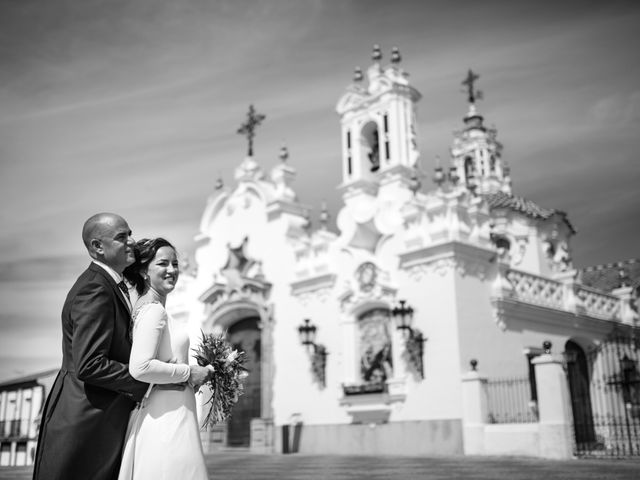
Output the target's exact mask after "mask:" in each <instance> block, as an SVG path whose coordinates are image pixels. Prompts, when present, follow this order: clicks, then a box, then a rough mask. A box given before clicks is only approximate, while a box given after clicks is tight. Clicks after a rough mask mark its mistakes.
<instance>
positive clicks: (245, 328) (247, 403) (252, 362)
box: [227, 317, 262, 447]
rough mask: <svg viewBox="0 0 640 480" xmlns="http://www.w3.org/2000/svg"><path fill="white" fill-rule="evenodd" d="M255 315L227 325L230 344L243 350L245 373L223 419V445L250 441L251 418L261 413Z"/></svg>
mask: <svg viewBox="0 0 640 480" xmlns="http://www.w3.org/2000/svg"><path fill="white" fill-rule="evenodd" d="M259 320H260V319H259V318H257V317H251V318H245V319H242V320H240V321H238V322H236V323H234V324H233V325H232V326H231V327H229V330H228V333H227V336H228V338H229V341H230V342H231V344H232V345H233V346H234V347H235V348H237V349H238V350H240V351H244V352H245V353H246V354H247V361H246V367H247V369H248V371H249V375H248V376H247V378H245V380H244V395H241V396H240V398H238V403H236V405H235V406H234V407H233V411H232V413H231V418H230V419H229V420H228V421H227V445H228V446H230V447H248V446H249V445H250V441H251V419H252V418H259V417H260V416H261V411H260V404H261V394H262V392H261V383H262V369H261V359H262V352H261V338H260V329H259V328H258V322H259Z"/></svg>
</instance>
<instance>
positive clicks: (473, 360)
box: [469, 358, 478, 372]
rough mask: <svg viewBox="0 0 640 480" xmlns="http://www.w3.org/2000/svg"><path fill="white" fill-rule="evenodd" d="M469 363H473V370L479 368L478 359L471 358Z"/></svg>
mask: <svg viewBox="0 0 640 480" xmlns="http://www.w3.org/2000/svg"><path fill="white" fill-rule="evenodd" d="M469 365H471V371H472V372H475V371H476V370H478V360H476V359H475V358H472V359H471V361H470V362H469Z"/></svg>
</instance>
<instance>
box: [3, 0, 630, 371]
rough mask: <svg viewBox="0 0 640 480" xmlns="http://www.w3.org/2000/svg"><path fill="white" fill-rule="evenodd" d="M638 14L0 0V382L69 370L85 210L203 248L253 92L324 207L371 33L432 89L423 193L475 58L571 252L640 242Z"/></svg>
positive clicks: (507, 152) (490, 107) (272, 0)
mask: <svg viewBox="0 0 640 480" xmlns="http://www.w3.org/2000/svg"><path fill="white" fill-rule="evenodd" d="M639 23H640V4H638V3H637V2H629V1H616V0H612V1H607V2H597V1H588V0H584V1H573V0H565V1H563V2H557V1H536V2H531V1H491V0H484V1H482V2H471V1H454V2H452V1H431V0H422V1H419V0H416V1H406V0H394V1H392V2H391V1H384V0H382V1H378V0H367V1H364V0H362V1H360V0H353V1H349V0H342V1H339V0H326V1H323V0H306V1H305V0H260V1H258V0H254V1H249V0H218V1H210V0H135V1H130V0H83V1H82V2H78V1H77V0H0V205H1V210H0V212H1V214H0V215H1V217H0V224H1V225H2V228H1V229H0V380H3V379H6V378H11V377H15V376H19V375H22V374H28V373H33V372H36V371H39V370H45V369H48V368H55V367H57V366H59V364H60V359H61V347H60V343H61V332H60V311H61V308H62V304H63V302H64V298H65V296H66V292H67V291H68V289H69V288H70V287H71V285H72V284H73V282H74V281H75V278H76V277H77V276H78V275H79V274H80V273H81V272H82V270H83V269H84V268H85V267H86V266H87V265H88V262H89V260H88V257H87V254H86V251H85V250H84V247H83V245H82V242H81V238H80V232H81V228H82V224H83V223H84V221H85V220H86V219H87V218H88V217H89V216H91V215H92V214H93V213H96V212H99V211H112V212H117V213H119V214H121V215H122V216H124V217H125V218H126V219H127V220H128V222H129V224H130V226H131V227H132V229H133V233H134V236H135V237H137V238H143V237H148V236H158V235H161V236H164V237H166V238H168V239H170V240H171V241H172V242H173V243H174V244H176V245H177V246H178V249H179V250H180V252H181V254H182V256H183V258H185V257H186V258H188V257H189V256H190V255H192V254H193V249H194V240H193V238H194V236H195V235H196V234H197V233H198V227H199V221H200V216H201V214H202V212H203V209H204V207H205V205H206V202H207V198H208V197H209V196H210V195H211V194H212V193H213V192H214V185H215V182H216V180H217V179H218V178H222V179H223V181H224V182H225V184H226V185H232V184H233V171H234V168H235V167H236V166H238V165H239V163H240V162H241V161H242V159H243V158H244V155H245V152H246V142H245V140H244V139H243V137H242V136H240V135H237V134H236V130H237V128H238V127H239V126H240V124H241V123H242V122H243V120H244V117H245V115H246V111H247V109H248V106H249V104H253V105H254V106H255V108H256V110H257V111H258V112H260V113H263V114H265V115H266V119H265V121H264V122H263V124H262V126H261V127H260V128H259V130H258V132H257V136H256V139H255V154H254V158H255V159H256V160H257V161H258V162H259V163H260V164H261V165H262V167H263V169H265V171H268V170H269V169H270V168H271V167H272V166H273V165H275V164H276V163H277V162H278V161H279V160H278V152H279V149H280V146H281V145H282V144H283V143H284V144H286V145H287V147H288V149H289V152H290V157H289V160H288V161H289V164H290V165H291V166H293V167H294V168H296V169H297V178H296V182H295V184H294V189H295V190H296V191H297V192H298V196H299V198H300V201H302V202H303V203H305V204H309V205H311V206H313V207H314V208H315V210H314V213H313V214H312V219H317V215H318V213H319V206H320V204H321V203H322V201H324V200H326V201H327V203H328V206H329V209H330V211H331V212H332V215H333V218H335V214H336V212H337V210H338V209H339V207H340V204H341V199H340V196H339V194H338V193H337V191H336V186H337V185H338V184H339V183H340V180H341V179H340V168H341V167H340V164H341V163H340V162H341V158H340V136H339V132H340V130H339V118H338V116H337V114H336V112H335V105H336V103H337V101H338V99H339V98H340V96H341V95H342V94H343V93H344V92H345V89H346V87H347V86H348V85H349V84H350V82H351V78H352V73H353V70H354V67H356V66H360V67H362V68H363V69H366V68H367V67H368V66H369V65H370V64H371V51H372V47H373V45H374V44H379V45H380V46H381V49H382V51H383V54H384V55H385V57H384V58H383V63H386V62H388V59H389V54H390V52H391V48H392V47H394V46H397V47H398V48H399V49H400V52H401V54H402V57H403V60H402V64H401V65H402V67H403V68H404V69H405V70H406V71H407V72H408V73H409V74H410V77H409V78H410V81H411V83H412V85H413V86H414V87H415V88H417V89H418V90H419V91H420V92H421V93H422V96H423V97H422V100H421V101H420V103H419V105H418V121H419V129H418V143H419V147H420V151H421V159H420V165H421V168H422V169H423V170H424V171H425V172H426V173H427V177H426V178H425V179H424V180H423V183H424V186H423V189H425V190H426V189H430V188H433V184H432V182H431V177H430V176H429V174H430V173H431V172H432V170H433V167H434V165H435V160H434V159H435V157H436V155H439V156H440V157H441V158H442V159H443V161H444V162H446V161H447V159H448V151H449V147H450V145H451V141H452V138H453V137H452V132H453V131H454V130H456V129H459V128H460V127H461V125H462V117H463V116H464V114H465V113H466V109H467V106H466V97H465V95H464V93H463V92H462V87H461V85H460V82H461V81H462V80H463V79H464V77H465V74H466V72H467V70H468V69H470V68H471V69H473V70H474V71H475V72H478V73H479V74H480V80H479V82H478V86H479V88H480V90H482V91H483V92H484V99H483V100H482V101H479V102H478V108H479V111H480V112H481V113H482V114H483V115H484V117H485V123H486V124H487V125H490V126H495V127H497V130H498V139H499V140H500V141H501V142H502V143H503V144H504V146H505V149H504V158H505V160H506V161H507V162H508V163H509V164H510V166H511V171H512V178H513V181H514V193H515V194H517V195H521V196H524V197H527V198H529V199H531V200H534V201H536V202H537V203H539V204H541V205H542V206H544V207H550V208H557V209H560V210H563V211H566V212H568V214H569V218H570V221H571V222H572V224H573V225H574V227H575V228H576V230H577V231H578V234H577V235H576V237H575V238H574V240H573V244H572V247H573V259H574V263H575V265H576V266H578V267H584V266H587V265H594V264H602V263H609V262H615V261H618V260H622V259H628V258H638V257H640V253H639V248H638V239H639V238H640V235H639V234H640V226H639V225H640V222H639V213H640V189H639V188H638V185H639V181H640V168H639V165H638V164H639V162H640V155H639V152H640V129H639V127H640V62H639V61H638V56H637V46H638V45H640V30H638V27H637V25H638V24H639Z"/></svg>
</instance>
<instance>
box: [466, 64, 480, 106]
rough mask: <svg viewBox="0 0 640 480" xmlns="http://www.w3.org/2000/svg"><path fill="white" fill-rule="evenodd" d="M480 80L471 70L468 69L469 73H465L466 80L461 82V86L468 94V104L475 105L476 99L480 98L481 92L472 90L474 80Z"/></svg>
mask: <svg viewBox="0 0 640 480" xmlns="http://www.w3.org/2000/svg"><path fill="white" fill-rule="evenodd" d="M479 78H480V75H478V74H477V73H473V71H472V70H471V69H469V73H467V78H465V79H464V80H463V81H462V85H464V86H465V87H467V92H468V94H469V103H475V101H476V99H481V98H482V92H481V91H480V90H477V89H474V88H473V87H474V85H473V84H474V83H475V81H476V80H478V79H479Z"/></svg>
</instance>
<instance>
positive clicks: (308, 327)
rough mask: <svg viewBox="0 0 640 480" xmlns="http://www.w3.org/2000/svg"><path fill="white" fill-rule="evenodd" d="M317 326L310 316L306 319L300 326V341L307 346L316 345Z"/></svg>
mask: <svg viewBox="0 0 640 480" xmlns="http://www.w3.org/2000/svg"><path fill="white" fill-rule="evenodd" d="M317 329H318V328H317V327H316V326H315V325H313V324H312V323H311V320H309V319H308V318H305V319H304V323H303V324H302V325H300V326H299V327H298V335H300V343H302V345H304V346H305V347H310V346H315V341H316V331H317Z"/></svg>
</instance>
